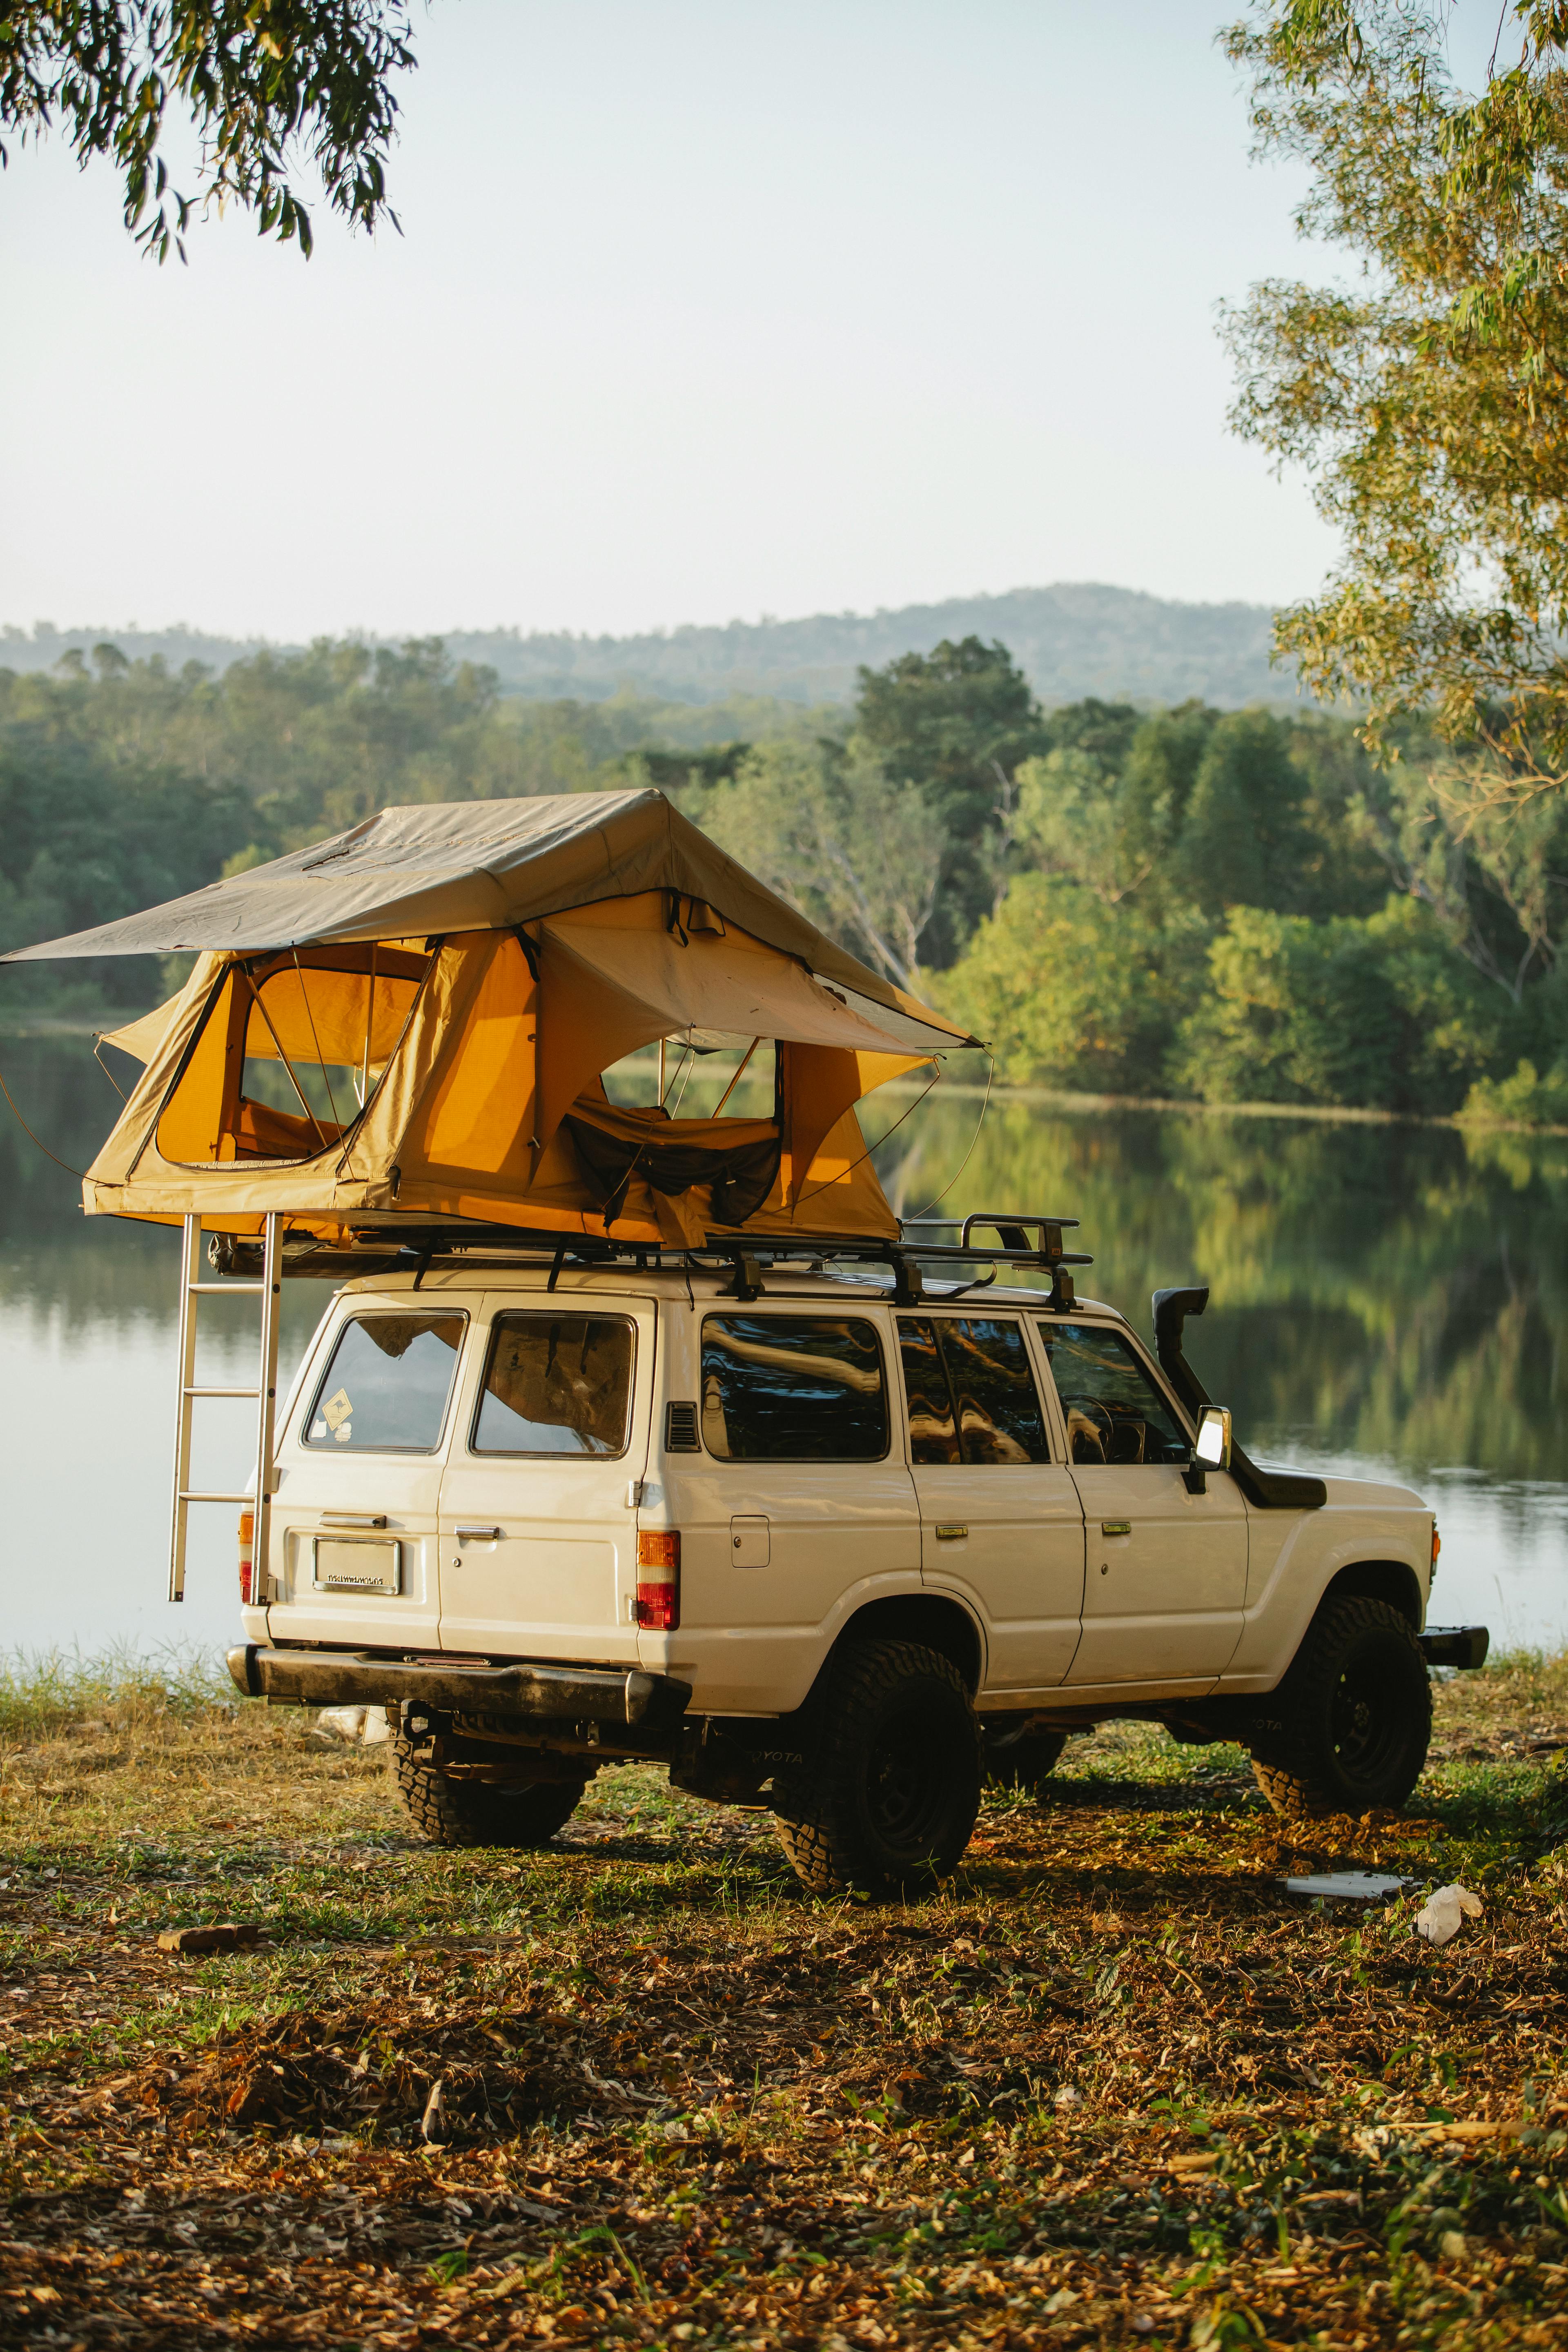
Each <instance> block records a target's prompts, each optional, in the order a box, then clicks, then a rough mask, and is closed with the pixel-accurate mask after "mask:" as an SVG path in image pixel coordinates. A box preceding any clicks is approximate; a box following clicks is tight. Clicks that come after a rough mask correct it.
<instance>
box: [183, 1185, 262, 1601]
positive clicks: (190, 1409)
mask: <svg viewBox="0 0 1568 2352" xmlns="http://www.w3.org/2000/svg"><path fill="white" fill-rule="evenodd" d="M281 1223H282V1220H281V1218H280V1217H279V1216H277V1215H269V1216H268V1217H267V1219H266V1220H265V1224H264V1231H263V1235H262V1244H261V1279H260V1281H259V1282H228V1281H225V1282H204V1281H203V1280H202V1278H201V1257H202V1221H201V1219H200V1217H199V1216H195V1217H187V1218H186V1219H185V1221H184V1237H183V1239H182V1241H181V1244H180V1393H179V1414H178V1419H177V1422H176V1425H175V1437H174V1505H173V1510H172V1514H171V1526H170V1530H169V1598H170V1600H171V1601H183V1600H184V1597H185V1537H186V1533H187V1531H188V1528H189V1524H190V1511H191V1505H192V1504H193V1503H239V1504H241V1505H243V1504H247V1503H248V1504H249V1505H250V1507H251V1510H252V1513H253V1517H254V1524H253V1527H252V1529H251V1559H252V1561H253V1562H254V1566H253V1568H252V1570H251V1580H250V1590H251V1598H252V1601H254V1602H255V1603H257V1604H258V1605H259V1606H262V1607H265V1606H266V1603H267V1601H268V1594H269V1591H270V1579H269V1576H268V1559H269V1558H270V1551H269V1549H268V1538H269V1537H270V1535H271V1527H272V1496H273V1493H274V1491H275V1489H276V1487H277V1484H278V1477H277V1473H276V1472H275V1471H274V1469H273V1467H272V1431H273V1423H274V1420H275V1418H276V1416H277V1410H278V1300H279V1291H280V1289H281V1287H282V1280H281V1274H280V1270H279V1247H280V1232H279V1228H280V1226H281ZM247 1292H248V1293H250V1294H252V1295H253V1296H256V1297H259V1298H260V1300H261V1366H260V1371H259V1374H258V1381H257V1385H256V1387H255V1388H253V1389H238V1388H225V1387H219V1386H215V1385H213V1384H211V1383H206V1384H203V1385H201V1386H198V1385H197V1383H196V1378H195V1371H196V1310H197V1307H199V1305H200V1303H201V1301H202V1300H203V1299H204V1298H209V1297H215V1298H235V1297H243V1296H244V1295H245V1294H246V1293H247ZM204 1397H254V1398H255V1399H256V1405H257V1412H256V1483H255V1485H254V1486H252V1487H250V1488H249V1489H248V1490H247V1492H246V1493H244V1494H218V1493H215V1492H214V1491H212V1490H211V1489H208V1488H204V1487H194V1486H192V1485H191V1424H192V1421H193V1418H194V1415H195V1407H196V1405H197V1403H198V1402H199V1401H200V1400H201V1399H202V1398H204Z"/></svg>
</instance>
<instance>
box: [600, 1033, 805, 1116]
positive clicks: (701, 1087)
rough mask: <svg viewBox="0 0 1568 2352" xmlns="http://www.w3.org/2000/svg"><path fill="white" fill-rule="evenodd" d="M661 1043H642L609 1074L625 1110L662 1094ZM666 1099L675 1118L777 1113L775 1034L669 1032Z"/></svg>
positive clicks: (613, 1095)
mask: <svg viewBox="0 0 1568 2352" xmlns="http://www.w3.org/2000/svg"><path fill="white" fill-rule="evenodd" d="M659 1070H660V1055H659V1049H658V1045H641V1046H639V1047H638V1048H637V1052H636V1053H635V1054H627V1055H625V1056H624V1057H623V1059H622V1060H620V1061H618V1062H616V1063H613V1064H612V1065H611V1066H610V1068H609V1069H607V1070H606V1071H605V1074H604V1086H605V1094H606V1095H608V1097H609V1098H610V1100H611V1102H613V1103H614V1104H616V1107H617V1108H620V1109H623V1110H637V1109H653V1108H656V1107H657V1106H658V1102H659V1099H660V1090H659ZM663 1073H664V1084H663V1103H664V1108H665V1110H666V1111H667V1113H668V1116H669V1117H670V1118H753V1119H754V1118H773V1106H774V1101H775V1098H776V1095H775V1090H776V1087H777V1075H776V1067H775V1048H774V1045H773V1039H772V1038H771V1037H742V1036H732V1035H731V1034H729V1032H727V1031H725V1030H719V1029H711V1030H710V1029H696V1030H692V1031H690V1032H689V1033H687V1034H677V1035H675V1036H673V1037H667V1038H666V1039H665V1041H664V1055H663Z"/></svg>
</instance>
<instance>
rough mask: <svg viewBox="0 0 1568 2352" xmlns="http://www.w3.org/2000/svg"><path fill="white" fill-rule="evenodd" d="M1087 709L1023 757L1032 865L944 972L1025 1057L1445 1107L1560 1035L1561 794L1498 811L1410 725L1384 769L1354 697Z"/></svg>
mask: <svg viewBox="0 0 1568 2352" xmlns="http://www.w3.org/2000/svg"><path fill="white" fill-rule="evenodd" d="M1081 708H1082V706H1079V707H1077V709H1081ZM1075 718H1076V709H1075V710H1073V711H1065V712H1058V713H1053V714H1051V717H1050V719H1048V720H1047V724H1048V725H1050V726H1051V727H1052V728H1053V730H1058V731H1059V735H1060V738H1061V739H1062V740H1061V741H1060V743H1059V746H1058V748H1057V749H1054V750H1052V751H1048V752H1047V753H1045V754H1044V755H1043V756H1037V757H1036V758H1035V759H1032V760H1029V761H1025V762H1024V763H1023V765H1022V766H1021V767H1020V769H1019V772H1018V803H1017V811H1016V822H1015V830H1014V857H1015V860H1016V862H1017V863H1019V864H1023V865H1026V866H1033V867H1035V868H1037V874H1035V875H1028V874H1025V875H1021V876H1020V877H1018V878H1017V879H1016V880H1015V882H1014V884H1013V887H1012V890H1011V893H1010V895H1009V897H1008V898H1007V900H1006V902H1005V905H1004V906H1003V908H1001V909H1000V911H999V913H998V915H997V916H996V918H995V919H994V921H993V922H991V923H989V924H987V925H984V926H983V927H982V929H981V930H980V931H979V932H977V934H976V935H975V937H974V938H973V940H972V941H971V944H970V947H969V949H968V951H967V952H966V954H965V955H964V957H963V960H962V961H961V962H960V963H959V964H958V965H957V967H956V968H955V969H954V971H952V975H951V978H950V980H949V981H948V982H947V984H946V990H945V1000H944V1001H946V1002H947V1003H949V1004H950V1005H951V1006H952V1008H953V1009H954V1010H955V1011H958V1012H961V1013H963V1017H965V1018H966V1019H967V1020H968V1021H969V1022H970V1023H971V1024H972V1025H973V1027H974V1029H975V1030H976V1033H977V1034H980V1035H982V1036H984V1037H987V1038H988V1039H990V1040H992V1041H993V1042H994V1044H995V1045H997V1046H998V1047H999V1048H1000V1050H1001V1053H1002V1055H1003V1064H1004V1066H1005V1070H1006V1071H1007V1073H1008V1075H1009V1076H1015V1077H1033V1078H1036V1079H1041V1080H1046V1081H1048V1082H1050V1083H1054V1084H1058V1085H1065V1086H1069V1087H1095V1088H1097V1089H1102V1090H1105V1091H1109V1092H1117V1093H1120V1092H1123V1091H1127V1092H1132V1093H1142V1094H1165V1093H1175V1094H1195V1095H1199V1096H1202V1097H1206V1098H1207V1099H1209V1100H1213V1101H1241V1100H1258V1101H1278V1102H1295V1103H1312V1104H1320V1105H1323V1106H1330V1105H1345V1106H1355V1107H1364V1108H1381V1109H1387V1110H1405V1111H1414V1112H1420V1113H1423V1114H1441V1113H1449V1112H1453V1111H1455V1110H1457V1109H1458V1107H1459V1106H1460V1104H1461V1103H1462V1102H1463V1101H1464V1100H1465V1097H1466V1095H1467V1093H1468V1089H1469V1088H1470V1087H1471V1086H1472V1085H1473V1084H1474V1083H1476V1082H1477V1081H1478V1080H1479V1079H1482V1078H1485V1077H1489V1076H1502V1075H1503V1074H1504V1073H1506V1072H1507V1071H1509V1070H1510V1069H1512V1067H1513V1066H1514V1064H1515V1062H1516V1061H1517V1060H1518V1058H1519V1057H1520V1055H1521V1054H1524V1053H1531V1052H1533V1053H1536V1054H1537V1055H1538V1057H1543V1058H1542V1059H1541V1060H1540V1066H1546V1065H1547V1064H1548V1063H1550V1062H1551V1061H1552V1058H1553V1056H1554V1055H1556V1054H1557V1053H1558V1052H1560V1051H1562V1050H1563V1042H1564V1039H1565V1038H1568V1003H1565V1002H1564V999H1563V991H1562V989H1561V988H1560V987H1559V985H1558V983H1557V982H1556V981H1555V979H1554V977H1553V967H1554V960H1555V935H1556V929H1557V927H1558V922H1559V918H1560V896H1561V893H1560V886H1559V884H1558V882H1557V879H1556V876H1557V872H1558V870H1559V867H1560V863H1561V859H1560V855H1559V851H1558V846H1557V840H1558V825H1557V820H1556V817H1555V815H1554V814H1553V806H1554V804H1553V803H1549V802H1547V801H1545V800H1544V799H1542V800H1541V801H1538V802H1537V803H1532V804H1531V805H1530V806H1529V807H1527V808H1525V809H1523V810H1522V811H1521V810H1505V809H1502V808H1494V809H1492V810H1490V811H1486V812H1481V813H1478V812H1477V811H1476V809H1475V807H1474V804H1473V802H1472V801H1471V800H1470V799H1469V798H1468V793H1467V786H1466V779H1465V772H1464V768H1463V764H1462V763H1461V762H1460V761H1458V760H1457V758H1456V756H1455V755H1454V754H1453V753H1452V752H1450V751H1447V750H1445V749H1443V748H1442V747H1440V746H1439V747H1437V748H1436V753H1434V747H1433V746H1432V745H1431V743H1430V742H1424V741H1423V740H1421V739H1420V738H1419V736H1418V735H1417V734H1415V732H1414V730H1411V729H1409V728H1406V729H1405V741H1404V750H1405V758H1404V759H1403V760H1402V761H1400V762H1398V763H1397V764H1395V765H1394V766H1393V767H1391V768H1386V769H1382V770H1380V769H1376V768H1374V767H1373V765H1372V763H1371V761H1370V760H1369V759H1368V758H1367V756H1366V754H1365V752H1364V751H1363V750H1362V748H1361V747H1360V746H1359V745H1358V744H1357V742H1356V740H1355V739H1354V736H1353V734H1352V730H1350V728H1349V727H1348V726H1346V725H1345V724H1344V723H1343V722H1342V721H1334V720H1323V719H1301V720H1290V719H1281V718H1279V717H1277V716H1276V715H1274V714H1273V713H1271V712H1268V711H1266V710H1260V709H1250V710H1239V711H1230V712H1226V713H1223V714H1222V713H1220V712H1218V711H1214V710H1206V709H1203V708H1201V707H1200V706H1197V705H1189V706H1187V707H1185V708H1184V709H1180V710H1175V711H1166V712H1160V713H1155V714H1153V715H1152V716H1151V717H1149V718H1147V719H1144V720H1142V723H1137V724H1135V725H1134V726H1133V727H1132V728H1128V729H1123V730H1119V731H1118V733H1116V734H1108V732H1107V731H1106V730H1100V741H1099V747H1098V749H1096V750H1090V749H1089V748H1088V747H1087V743H1086V740H1085V734H1080V733H1079V731H1078V730H1077V728H1076V726H1075ZM1085 733H1087V730H1085ZM1047 877H1048V881H1049V887H1046V884H1047ZM1391 883H1392V884H1393V885H1394V887H1395V890H1396V892H1397V895H1396V896H1394V897H1393V898H1391V897H1390V895H1389V891H1390V885H1391ZM1205 950H1206V953H1205Z"/></svg>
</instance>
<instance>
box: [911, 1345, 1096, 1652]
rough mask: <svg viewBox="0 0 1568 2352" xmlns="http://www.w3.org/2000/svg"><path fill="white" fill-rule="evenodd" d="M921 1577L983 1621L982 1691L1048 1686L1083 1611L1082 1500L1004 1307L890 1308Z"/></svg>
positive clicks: (1073, 1642) (1071, 1647)
mask: <svg viewBox="0 0 1568 2352" xmlns="http://www.w3.org/2000/svg"><path fill="white" fill-rule="evenodd" d="M899 1342H900V1356H901V1359H902V1363H903V1374H904V1395H905V1403H906V1409H907V1411H908V1414H909V1428H910V1464H911V1467H912V1473H913V1476H914V1482H915V1493H916V1496H918V1498H919V1502H920V1514H921V1580H922V1582H924V1583H925V1584H928V1585H934V1586H938V1587H942V1588H945V1589H947V1590H950V1591H954V1592H956V1593H959V1594H962V1595H963V1597H965V1598H966V1599H967V1600H968V1601H970V1602H971V1604H972V1605H973V1607H974V1608H975V1609H976V1611H977V1612H978V1614H979V1615H980V1617H981V1618H982V1620H983V1622H984V1624H985V1627H986V1647H987V1658H986V1672H985V1685H984V1686H985V1691H986V1694H987V1696H997V1695H999V1694H1001V1693H1003V1692H1005V1691H1013V1690H1037V1689H1040V1688H1044V1687H1047V1686H1049V1685H1053V1684H1057V1683H1059V1682H1061V1681H1062V1680H1063V1678H1064V1676H1065V1675H1067V1672H1068V1668H1069V1666H1070V1665H1071V1664H1072V1660H1073V1654H1074V1652H1075V1651H1076V1650H1077V1648H1078V1643H1079V1625H1080V1621H1081V1617H1082V1612H1083V1582H1084V1523H1083V1505H1082V1503H1081V1501H1080V1500H1079V1492H1078V1488H1077V1486H1075V1484H1074V1482H1073V1479H1072V1476H1071V1474H1070V1473H1069V1472H1068V1469H1067V1467H1066V1465H1064V1464H1062V1463H1060V1462H1053V1461H1052V1460H1051V1458H1050V1444H1049V1440H1048V1438H1047V1430H1046V1421H1045V1415H1044V1412H1042V1410H1041V1404H1040V1397H1039V1392H1038V1390H1037V1386H1036V1381H1035V1375H1034V1371H1033V1370H1032V1368H1031V1366H1030V1362H1029V1355H1028V1349H1027V1346H1026V1341H1025V1337H1024V1331H1023V1320H1022V1318H1021V1316H1018V1315H964V1314H942V1313H940V1312H939V1313H933V1314H920V1315H900V1318H899Z"/></svg>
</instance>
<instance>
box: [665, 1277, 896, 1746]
mask: <svg viewBox="0 0 1568 2352" xmlns="http://www.w3.org/2000/svg"><path fill="white" fill-rule="evenodd" d="M886 1332H887V1325H886V1323H885V1322H884V1321H883V1319H882V1318H881V1317H880V1316H879V1315H873V1314H854V1313H850V1312H847V1311H846V1309H845V1308H844V1307H839V1306H837V1303H835V1304H832V1305H827V1304H824V1305H823V1306H820V1307H818V1306H815V1305H810V1304H803V1305H795V1304H791V1305H789V1306H787V1307H784V1306H775V1305H774V1304H773V1301H772V1300H771V1299H760V1300H758V1301H757V1302H755V1304H746V1305H743V1306H742V1305H735V1306H729V1305H724V1306H721V1307H715V1308H714V1310H713V1311H712V1312H710V1313H705V1314H704V1315H703V1316H702V1318H701V1328H700V1339H699V1347H700V1355H699V1359H698V1361H697V1363H696V1366H695V1370H696V1376H697V1381H698V1393H699V1396H700V1411H699V1416H698V1427H699V1429H700V1439H701V1456H700V1459H698V1458H693V1459H692V1460H690V1461H689V1462H686V1461H682V1460H681V1459H680V1458H679V1456H672V1457H669V1458H668V1461H667V1463H666V1469H667V1472H668V1473H669V1474H670V1475H671V1476H672V1479H678V1480H679V1488H678V1491H679V1521H680V1526H681V1529H682V1535H681V1546H682V1570H681V1574H682V1587H683V1589H682V1599H681V1633H680V1639H679V1643H675V1644H672V1645H671V1654H672V1655H673V1656H675V1657H677V1658H679V1657H680V1656H682V1655H684V1656H686V1657H688V1658H690V1659H692V1660H693V1661H695V1662H696V1663H697V1664H698V1669H699V1683H700V1689H701V1692H702V1695H703V1697H704V1699H705V1701H706V1703H707V1704H708V1705H710V1706H713V1707H715V1708H720V1709H723V1708H731V1709H733V1710H734V1711H735V1712H736V1713H740V1714H772V1713H775V1712H777V1710H778V1706H779V1699H780V1694H781V1693H784V1694H787V1695H788V1703H789V1704H791V1705H795V1704H798V1703H799V1701H800V1699H802V1698H804V1697H805V1693H806V1690H807V1689H808V1688H809V1686H810V1684H811V1681H812V1678H813V1676H814V1675H815V1674H816V1670H817V1667H818V1666H819V1665H820V1664H821V1661H822V1657H823V1654H824V1651H825V1649H826V1646H827V1644H828V1643H830V1642H831V1641H832V1639H833V1637H834V1634H835V1633H836V1632H837V1626H838V1624H839V1623H841V1622H843V1620H844V1619H845V1618H846V1617H847V1615H848V1614H849V1612H851V1611H852V1610H853V1609H854V1608H855V1607H856V1606H857V1605H858V1603H859V1601H862V1600H864V1599H867V1598H868V1597H870V1596H872V1595H874V1594H876V1593H878V1592H879V1591H881V1592H893V1591H916V1590H918V1588H919V1583H920V1543H921V1538H920V1520H919V1517H918V1514H917V1511H916V1507H915V1496H914V1489H913V1487H912V1486H910V1474H909V1468H908V1465H907V1464H906V1463H905V1461H904V1456H903V1447H902V1445H901V1444H900V1441H899V1434H898V1429H897V1425H896V1423H895V1420H894V1412H893V1396H894V1391H893V1386H892V1374H891V1369H890V1367H889V1363H888V1360H887V1347H886V1338H885V1335H886ZM693 1336H694V1337H695V1336H697V1335H693ZM681 1377H682V1378H683V1379H684V1378H687V1377H689V1375H688V1374H687V1373H686V1372H685V1370H683V1371H682V1374H681ZM645 1654H646V1653H645ZM677 1671H679V1668H678V1669H677Z"/></svg>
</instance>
